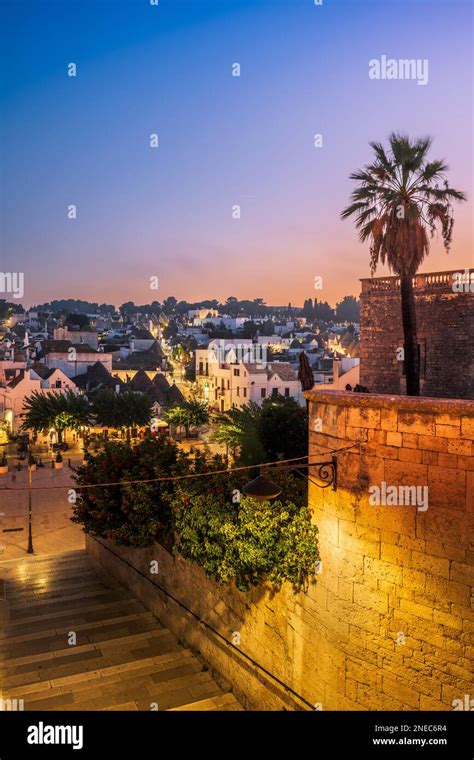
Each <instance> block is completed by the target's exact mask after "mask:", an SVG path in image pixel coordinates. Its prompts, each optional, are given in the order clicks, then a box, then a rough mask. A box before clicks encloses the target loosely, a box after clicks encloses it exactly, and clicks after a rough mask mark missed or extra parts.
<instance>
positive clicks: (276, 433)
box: [257, 396, 308, 462]
mask: <svg viewBox="0 0 474 760" xmlns="http://www.w3.org/2000/svg"><path fill="white" fill-rule="evenodd" d="M257 430H258V435H259V438H260V441H261V443H262V446H263V449H264V451H265V458H266V459H267V461H270V462H274V461H276V460H277V459H293V458H295V457H300V456H301V457H304V456H307V454H308V415H307V412H306V410H305V409H303V407H301V406H300V405H299V404H298V402H297V401H296V400H295V399H294V398H291V397H290V398H284V397H283V396H277V397H276V398H271V397H270V398H268V399H266V401H264V403H263V404H262V409H261V413H260V416H259V419H258V426H257Z"/></svg>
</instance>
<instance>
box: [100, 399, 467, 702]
mask: <svg viewBox="0 0 474 760" xmlns="http://www.w3.org/2000/svg"><path fill="white" fill-rule="evenodd" d="M307 395H308V398H309V399H310V415H311V423H310V424H311V430H312V431H315V430H319V424H318V425H316V421H317V419H321V420H322V431H321V432H318V433H316V432H312V433H311V436H310V456H311V461H314V460H319V459H326V458H327V454H324V453H323V452H327V451H328V448H332V449H336V448H346V447H352V448H350V450H349V449H348V450H346V451H344V452H340V453H339V454H338V489H337V491H333V490H332V489H331V488H327V489H325V490H321V489H319V488H317V487H316V486H314V485H310V495H309V498H310V504H311V506H312V509H313V514H314V520H315V522H316V524H317V525H318V526H319V531H320V552H321V559H322V565H321V572H320V573H319V574H318V575H317V580H316V581H315V582H313V583H311V584H310V585H309V588H308V589H307V590H306V591H304V592H301V593H298V594H295V593H293V590H292V589H291V588H289V587H288V586H285V587H284V588H283V589H282V590H281V591H280V592H278V593H276V594H275V593H272V591H271V589H269V588H257V589H254V590H252V591H251V592H249V593H245V594H244V593H241V592H239V591H237V590H236V589H235V588H234V587H233V586H231V585H226V586H219V585H218V584H217V583H215V582H214V581H213V580H211V579H209V578H207V577H206V576H205V574H204V572H203V571H202V570H201V569H200V568H199V567H197V566H196V565H194V564H193V563H191V562H187V561H185V560H183V559H182V558H180V557H172V556H171V555H169V554H168V553H167V552H165V551H164V550H163V549H162V547H160V546H158V545H155V546H153V547H150V548H149V549H145V550H143V549H123V548H119V547H115V546H112V545H109V546H110V548H112V550H113V551H114V552H115V553H116V554H118V555H119V558H117V557H116V556H114V554H111V553H110V551H108V550H107V549H105V548H104V546H102V545H101V544H100V543H98V542H97V541H93V540H91V539H88V540H87V546H88V550H89V552H90V553H91V555H92V556H93V557H95V559H96V560H97V561H99V562H100V563H101V564H102V565H104V567H106V569H107V570H109V572H112V573H114V574H115V575H116V576H117V577H118V578H119V579H120V580H121V581H122V582H123V583H125V584H127V585H128V586H129V587H130V588H131V589H132V590H133V591H134V593H136V594H137V595H138V596H139V597H140V598H141V599H142V600H143V601H144V603H145V604H146V605H147V606H148V607H149V608H150V609H152V610H153V611H154V612H155V614H156V615H157V617H158V618H159V619H160V620H162V621H163V623H164V624H165V625H167V626H169V627H170V628H172V629H173V630H174V632H175V633H176V634H177V635H178V636H179V637H180V638H181V639H182V640H184V641H186V643H187V644H188V645H190V646H192V647H193V648H195V649H196V650H198V651H200V652H201V653H202V654H203V656H204V657H205V659H206V660H207V662H208V663H209V664H210V666H211V668H212V669H213V670H214V671H215V672H217V673H218V674H219V677H220V678H221V679H222V680H223V683H224V684H226V685H227V684H228V683H230V684H231V685H232V687H233V689H234V691H235V693H236V695H237V696H238V698H239V699H241V701H242V702H243V703H244V704H245V705H246V706H247V707H249V708H259V709H267V710H271V709H281V708H286V709H302V707H303V706H302V704H301V703H300V702H298V700H297V699H295V698H294V697H293V696H292V695H291V693H289V692H285V690H284V689H283V688H282V687H280V686H278V684H276V683H275V682H273V681H272V680H271V679H269V678H267V677H265V676H264V674H262V673H261V672H259V671H258V669H256V668H255V667H254V666H252V665H251V664H249V663H248V662H246V661H245V659H244V658H242V657H241V656H240V655H239V651H242V652H246V653H247V654H249V655H250V656H251V657H252V658H254V659H255V660H256V661H258V662H259V663H261V665H263V666H264V667H265V668H266V669H267V670H269V671H270V672H271V673H273V674H274V675H276V676H278V678H280V679H281V680H282V681H284V682H285V683H286V684H288V685H289V686H291V687H292V688H293V689H295V690H296V691H297V692H298V693H299V694H301V695H302V696H303V697H304V698H305V699H306V700H307V701H308V702H309V703H310V704H311V705H314V706H315V709H324V710H335V709H340V710H396V709H401V710H418V709H427V710H436V709H440V710H451V709H453V704H452V703H453V700H455V699H460V700H462V699H463V698H464V695H465V694H467V695H470V697H471V698H474V676H473V660H474V601H473V596H472V587H473V579H474V545H473V540H474V531H473V528H474V505H473V484H474V457H473V456H472V446H473V440H474V403H473V402H468V401H449V402H448V401H446V400H435V399H414V398H407V397H398V398H391V397H386V396H372V395H365V394H351V393H345V392H342V391H339V392H337V391H326V392H324V391H319V392H318V391H313V392H310V393H309V394H307ZM313 476H315V473H313ZM382 481H385V482H386V483H387V484H391V485H399V484H401V485H416V484H419V485H422V486H424V485H427V486H428V487H429V505H428V509H427V510H426V511H425V512H421V511H418V510H417V508H416V506H380V507H377V506H372V505H371V504H370V503H369V492H368V489H369V487H370V486H371V485H373V484H379V483H381V482H382ZM120 557H124V558H125V559H126V560H127V562H129V563H131V564H132V565H133V566H134V567H137V568H139V569H140V570H141V572H142V573H143V575H145V576H146V575H147V573H148V568H149V563H150V561H151V560H153V559H158V561H159V567H160V572H159V574H158V576H157V577H156V579H155V580H156V581H157V582H158V583H160V584H161V585H162V586H163V587H164V588H166V589H167V591H169V592H170V593H171V594H173V595H174V596H175V597H176V598H178V599H180V600H182V601H183V602H184V603H185V604H186V605H188V606H189V607H190V608H191V609H193V610H194V612H195V613H196V614H197V615H198V616H199V617H200V618H202V619H203V620H205V621H207V622H208V623H210V624H211V625H213V626H214V627H215V628H216V629H217V630H218V631H219V632H220V633H221V634H222V635H223V636H224V637H225V638H226V639H227V640H228V641H232V640H233V637H234V634H235V633H238V634H239V635H240V644H239V646H238V647H237V648H236V649H235V650H233V651H231V650H229V649H228V648H227V647H226V646H225V645H224V644H223V643H222V642H221V641H220V640H219V639H218V638H216V637H215V636H214V635H213V634H212V633H210V632H209V631H207V630H206V629H205V628H204V626H202V625H200V624H199V623H198V622H197V621H196V620H195V619H194V618H192V617H191V616H189V615H188V614H187V613H185V612H184V611H183V609H182V608H180V607H179V606H178V605H177V604H176V602H173V601H172V600H171V599H170V598H169V597H166V596H164V595H163V594H162V593H161V592H159V591H158V590H157V589H156V588H155V587H153V586H152V585H151V584H150V583H149V581H147V580H146V579H145V578H144V577H143V575H137V574H136V573H134V571H133V570H131V569H130V567H129V566H128V565H126V564H124V563H123V562H122V561H121V560H120Z"/></svg>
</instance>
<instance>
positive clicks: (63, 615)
mask: <svg viewBox="0 0 474 760" xmlns="http://www.w3.org/2000/svg"><path fill="white" fill-rule="evenodd" d="M144 610H145V607H144V606H143V604H142V603H141V602H140V601H139V600H138V599H135V597H128V598H125V599H123V600H122V601H120V602H117V601H111V602H100V601H99V602H98V603H97V602H96V603H93V602H92V601H91V602H90V603H89V604H88V605H85V606H83V607H81V608H80V609H76V610H75V611H74V616H73V618H72V615H71V610H70V609H66V610H58V611H57V612H50V613H48V614H46V615H42V614H39V615H38V614H36V615H32V616H29V617H24V618H21V619H20V620H14V621H11V620H10V621H9V623H8V625H7V626H6V627H5V635H6V636H7V637H10V636H15V635H17V634H18V633H19V631H21V632H24V631H25V629H26V630H28V631H29V632H30V633H31V634H33V633H35V632H39V631H43V630H46V629H48V628H51V624H52V622H53V623H54V622H56V623H57V624H58V625H60V624H62V625H64V623H65V622H66V620H67V622H68V623H69V621H71V620H72V619H73V620H74V623H75V624H76V625H81V624H82V623H87V622H92V621H97V620H105V619H107V617H110V618H113V617H115V616H117V615H121V614H126V613H130V612H133V611H144Z"/></svg>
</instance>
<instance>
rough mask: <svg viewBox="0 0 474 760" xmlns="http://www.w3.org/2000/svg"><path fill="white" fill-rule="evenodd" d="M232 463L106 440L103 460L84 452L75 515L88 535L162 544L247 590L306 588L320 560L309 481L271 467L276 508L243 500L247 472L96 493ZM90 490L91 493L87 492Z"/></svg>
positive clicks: (154, 443)
mask: <svg viewBox="0 0 474 760" xmlns="http://www.w3.org/2000/svg"><path fill="white" fill-rule="evenodd" d="M225 467H226V460H225V459H224V458H223V457H220V456H216V457H213V458H212V459H211V460H209V459H206V458H205V456H204V455H203V454H196V455H195V457H194V458H193V457H191V456H190V455H189V454H185V453H183V452H182V451H181V450H180V449H179V448H178V447H177V446H176V444H175V443H174V442H173V441H171V440H170V439H167V438H164V437H163V436H159V437H158V438H156V439H153V438H146V439H145V440H143V441H141V442H140V443H139V444H138V445H137V446H131V445H130V444H129V443H126V442H120V443H118V442H117V443H112V442H108V443H106V444H105V447H104V450H103V451H102V452H100V453H99V454H97V455H96V456H91V455H89V454H87V455H86V464H85V465H83V466H82V467H79V468H78V469H77V471H76V475H75V478H76V483H77V486H78V488H79V490H78V499H77V502H76V504H75V505H74V507H73V510H74V517H73V518H72V519H73V521H74V522H76V523H79V524H81V525H82V526H83V528H84V530H85V532H86V533H89V534H90V535H92V536H96V537H99V538H108V539H111V540H113V541H114V542H115V543H117V544H121V545H123V546H136V547H146V546H149V545H151V544H152V543H153V541H158V542H159V543H161V544H162V545H163V546H165V548H167V549H168V550H169V551H175V552H177V553H179V554H181V555H182V556H183V557H185V558H186V559H189V560H192V561H193V562H196V563H197V564H198V565H200V566H201V567H202V568H203V569H204V570H205V572H206V573H207V574H208V575H209V576H211V577H213V578H215V579H216V580H217V581H218V582H220V583H229V582H234V583H235V584H236V586H237V588H239V589H240V590H242V591H246V590H248V589H249V588H250V587H251V586H257V585H259V584H261V583H264V582H269V583H272V584H274V585H275V586H276V587H279V586H281V584H282V583H283V581H289V582H290V583H292V584H293V586H294V587H295V588H296V589H300V588H302V587H304V585H305V583H306V582H307V580H308V579H309V577H310V576H311V575H312V574H314V572H315V566H316V563H317V561H318V559H319V554H318V543H317V528H316V527H315V526H313V525H312V524H311V516H310V512H309V510H308V507H307V495H306V492H307V483H306V481H305V480H304V479H300V478H299V477H296V476H294V475H292V474H291V473H288V472H286V471H281V472H275V473H274V472H273V471H272V473H271V478H272V480H275V481H276V482H278V484H279V485H280V487H281V489H282V493H281V495H280V497H279V500H278V501H273V502H259V501H256V500H254V499H249V498H246V497H242V498H241V494H240V489H241V487H242V485H243V484H244V483H245V482H246V481H247V480H248V479H250V478H251V477H253V476H254V473H252V474H250V473H249V472H248V471H244V472H234V473H232V472H228V473H227V472H224V473H222V474H216V475H206V476H205V477H203V478H194V479H185V480H180V481H164V482H163V481H162V482H158V483H143V482H142V483H133V484H132V485H110V486H105V487H94V485H95V484H97V483H116V482H120V481H130V480H133V481H135V480H137V481H138V480H147V479H152V478H159V477H163V476H165V477H166V476H175V475H177V476H179V475H188V474H193V473H204V472H208V471H209V470H211V469H214V470H221V469H225ZM85 485H87V486H90V487H89V488H87V489H85V488H84V489H82V490H81V489H80V486H85ZM239 500H240V503H239Z"/></svg>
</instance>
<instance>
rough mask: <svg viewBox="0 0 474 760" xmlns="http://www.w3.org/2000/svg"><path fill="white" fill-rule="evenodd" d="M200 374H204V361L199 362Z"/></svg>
mask: <svg viewBox="0 0 474 760" xmlns="http://www.w3.org/2000/svg"><path fill="white" fill-rule="evenodd" d="M199 374H200V375H202V374H203V363H202V362H199Z"/></svg>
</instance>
